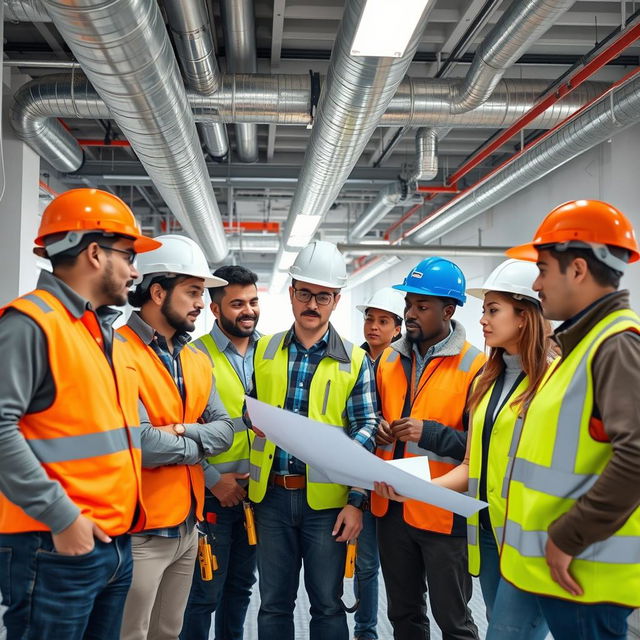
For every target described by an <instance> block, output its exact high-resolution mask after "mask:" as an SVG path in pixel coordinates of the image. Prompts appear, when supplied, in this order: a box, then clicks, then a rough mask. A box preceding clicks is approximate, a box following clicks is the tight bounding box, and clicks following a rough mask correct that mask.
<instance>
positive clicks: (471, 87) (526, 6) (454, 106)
mask: <svg viewBox="0 0 640 640" xmlns="http://www.w3.org/2000/svg"><path fill="white" fill-rule="evenodd" d="M574 2H575V0H514V2H512V3H511V4H510V5H509V7H508V8H507V10H506V11H505V12H504V13H503V14H502V16H501V18H500V19H499V20H498V22H496V24H495V25H494V26H493V28H492V29H491V31H490V32H489V34H488V35H487V37H486V38H485V39H484V40H483V42H482V44H481V45H480V47H479V48H478V49H477V50H476V52H475V55H474V56H473V62H472V63H471V67H470V68H469V71H468V72H467V75H466V76H465V78H464V80H463V81H462V82H461V83H458V84H455V85H453V89H454V90H453V92H452V97H451V102H450V104H449V109H450V111H451V113H465V112H466V111H471V110H472V109H475V108H477V107H479V106H480V105H481V104H483V103H484V102H485V101H486V100H487V99H488V98H489V96H491V94H492V93H493V90H494V89H495V88H496V86H497V84H498V82H499V81H500V80H501V78H502V76H503V75H504V73H505V71H506V70H507V69H508V68H509V67H510V66H511V65H513V64H514V63H515V62H516V60H517V59H518V58H519V57H520V56H521V55H522V54H523V53H525V52H526V51H527V49H528V48H529V47H530V46H531V45H532V44H533V43H535V42H536V41H537V40H538V38H539V37H540V36H541V35H542V34H543V33H544V32H545V31H547V29H549V27H551V25H553V24H554V23H555V22H556V20H557V19H558V18H559V17H560V16H561V15H562V14H563V13H564V12H565V11H567V10H568V9H569V8H570V7H571V5H573V3H574Z"/></svg>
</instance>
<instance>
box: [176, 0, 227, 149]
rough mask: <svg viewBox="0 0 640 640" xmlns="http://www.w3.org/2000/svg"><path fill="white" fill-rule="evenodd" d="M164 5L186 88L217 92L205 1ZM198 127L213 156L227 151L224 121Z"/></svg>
mask: <svg viewBox="0 0 640 640" xmlns="http://www.w3.org/2000/svg"><path fill="white" fill-rule="evenodd" d="M163 6H164V9H165V12H166V14H167V20H168V22H169V29H170V30H171V33H172V34H173V42H174V44H175V47H176V52H177V56H178V62H179V63H180V66H181V67H182V71H183V75H184V80H185V85H186V87H187V89H192V90H193V91H196V92H197V93H200V94H202V95H204V96H209V95H212V94H214V93H215V92H216V91H217V90H218V88H219V86H220V69H219V68H218V61H217V60H216V55H215V52H214V48H213V37H212V35H211V25H210V23H209V16H208V15H207V11H206V8H205V6H204V4H203V3H202V2H200V1H199V0H163ZM198 130H199V131H200V135H201V137H202V140H203V142H204V146H205V148H206V150H207V151H208V152H209V154H211V156H213V157H214V158H224V156H226V155H227V152H228V151H229V140H228V138H227V130H226V128H225V126H224V124H222V123H220V122H201V123H199V124H198Z"/></svg>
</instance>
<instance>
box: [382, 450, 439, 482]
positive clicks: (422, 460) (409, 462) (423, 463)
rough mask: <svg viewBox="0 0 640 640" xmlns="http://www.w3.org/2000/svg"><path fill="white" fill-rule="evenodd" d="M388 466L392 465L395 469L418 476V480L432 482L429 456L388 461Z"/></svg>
mask: <svg viewBox="0 0 640 640" xmlns="http://www.w3.org/2000/svg"><path fill="white" fill-rule="evenodd" d="M387 464H392V465H393V466H394V467H398V469H402V470H403V471H406V472H407V473H410V474H411V475H413V476H416V478H422V479H423V480H429V481H431V469H430V468H429V458H428V457H427V456H413V457H412V458H399V459H398V460H387Z"/></svg>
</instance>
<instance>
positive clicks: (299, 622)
mask: <svg viewBox="0 0 640 640" xmlns="http://www.w3.org/2000/svg"><path fill="white" fill-rule="evenodd" d="M352 582H353V581H352V580H345V587H344V593H345V602H346V603H347V604H351V603H352V602H353V585H352ZM300 583H301V584H302V578H301V580H300ZM379 584H380V596H379V601H378V638H379V639H380V640H393V633H392V631H391V624H390V623H389V620H388V619H387V601H386V594H385V590H384V582H383V580H382V575H380V579H379ZM258 605H259V596H258V593H257V587H256V589H254V595H253V598H252V599H251V605H250V606H249V611H248V613H247V622H246V624H245V635H244V638H245V640H257V638H258V631H257V627H256V617H257V614H258ZM471 611H472V612H473V618H474V620H475V622H476V624H477V625H478V630H479V631H480V637H481V638H484V636H485V633H486V631H487V621H486V618H485V609H484V602H483V601H482V595H481V593H480V584H479V583H478V581H477V580H474V584H473V598H472V599H471ZM348 618H349V629H350V630H351V632H352V634H353V615H349V616H348ZM295 624H296V640H307V639H308V637H309V632H308V630H309V599H308V598H307V594H306V593H305V591H304V588H303V587H302V586H301V587H300V589H299V590H298V602H297V606H296V610H295ZM209 638H210V640H213V638H214V636H213V633H212V634H211V635H210V636H209ZM431 638H432V640H441V638H442V634H441V633H440V629H438V626H437V625H436V624H435V622H433V620H432V621H431Z"/></svg>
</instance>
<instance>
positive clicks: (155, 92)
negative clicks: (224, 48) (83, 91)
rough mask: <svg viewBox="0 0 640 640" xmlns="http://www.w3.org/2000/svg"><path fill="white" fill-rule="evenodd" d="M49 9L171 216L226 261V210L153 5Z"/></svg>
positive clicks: (150, 0)
mask: <svg viewBox="0 0 640 640" xmlns="http://www.w3.org/2000/svg"><path fill="white" fill-rule="evenodd" d="M43 6H44V7H45V8H46V9H47V11H48V12H49V14H50V15H51V17H52V19H53V22H54V23H55V25H56V27H57V28H58V31H59V32H60V33H61V35H62V36H63V37H64V39H65V40H66V42H67V44H68V45H69V47H70V48H71V50H72V51H73V54H74V55H75V57H76V59H77V60H78V62H80V64H81V65H82V68H83V70H84V72H85V73H86V75H87V77H88V79H89V80H90V81H91V84H92V85H93V86H94V87H95V90H96V91H97V93H98V94H99V95H100V97H101V98H102V99H103V100H104V102H105V103H106V104H107V105H108V107H109V111H110V112H111V117H113V119H114V120H115V121H116V122H117V124H118V126H119V127H120V128H121V129H122V131H123V133H124V134H125V135H126V137H127V139H128V140H129V142H130V143H131V146H132V148H133V150H134V151H135V152H136V154H137V156H138V158H139V159H140V161H141V162H142V164H143V165H144V167H145V169H146V171H147V173H148V174H149V177H150V178H151V179H152V180H153V182H154V184H155V186H156V188H157V190H158V192H159V193H160V195H161V196H162V197H163V198H164V200H165V202H166V203H167V205H168V206H169V208H170V209H171V211H172V212H173V214H174V215H175V216H176V218H177V219H178V220H179V221H180V223H181V224H182V226H183V227H184V228H185V229H186V230H187V231H188V232H189V235H191V236H192V237H193V238H194V239H195V240H197V241H198V243H199V244H200V245H201V246H202V248H203V250H204V252H205V254H206V255H207V257H208V258H209V260H211V261H212V262H219V261H221V260H223V259H224V257H225V256H226V254H227V243H226V239H225V235H224V229H223V227H222V220H221V217H220V210H219V209H218V204H217V202H216V199H215V196H214V194H213V188H212V186H211V183H210V181H209V175H208V172H207V167H206V164H205V161H204V156H203V155H202V149H201V148H200V140H199V138H198V133H197V131H196V126H195V122H194V120H193V114H192V112H191V109H190V108H189V103H188V102H187V97H186V94H185V90H184V85H183V82H182V78H181V77H180V71H179V69H178V65H177V62H176V59H175V56H174V55H173V49H172V47H171V43H170V41H169V36H168V34H167V30H166V28H165V25H164V21H163V20H162V16H161V14H160V10H159V8H158V5H157V3H156V2H155V0H112V1H111V2H108V3H105V2H103V0H75V2H73V3H72V2H70V1H67V2H66V3H65V4H62V3H60V2H58V1H56V0H44V2H43ZM71 98H72V102H73V94H71Z"/></svg>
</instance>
